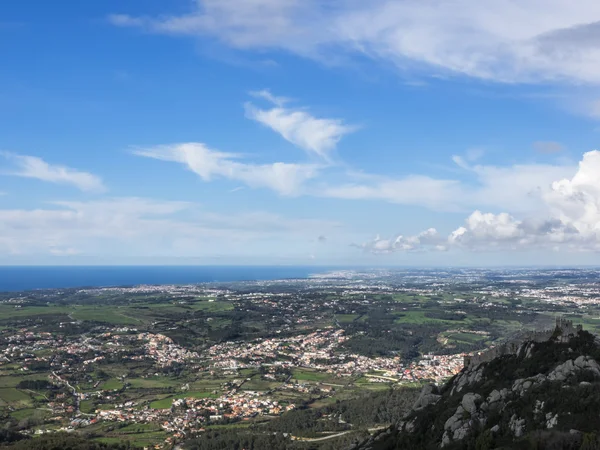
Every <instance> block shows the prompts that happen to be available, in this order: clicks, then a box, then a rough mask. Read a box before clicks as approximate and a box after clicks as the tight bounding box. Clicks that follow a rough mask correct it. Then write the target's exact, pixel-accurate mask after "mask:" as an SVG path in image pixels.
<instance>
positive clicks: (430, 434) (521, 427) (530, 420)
mask: <svg viewBox="0 0 600 450" xmlns="http://www.w3.org/2000/svg"><path fill="white" fill-rule="evenodd" d="M596 361H600V346H599V345H598V341H597V340H596V338H595V337H594V335H592V334H590V333H588V332H586V331H579V332H577V333H576V335H575V336H574V337H572V338H570V339H566V338H564V337H563V336H560V332H559V331H558V330H557V332H556V333H555V335H553V336H552V337H551V338H550V339H549V340H547V341H545V342H533V341H527V342H524V343H522V344H521V346H520V347H519V348H518V350H517V351H516V352H515V353H514V354H508V355H503V356H499V357H497V358H495V359H492V360H491V361H488V362H482V363H480V364H472V365H469V366H468V367H466V368H465V369H463V370H462V371H461V372H460V373H459V374H458V375H456V376H455V377H454V378H452V379H451V380H450V381H449V382H448V383H446V384H445V385H444V386H443V387H441V388H440V389H439V390H438V389H437V388H436V387H435V386H433V385H431V386H427V387H425V388H424V389H423V391H422V392H421V395H420V397H419V400H418V401H417V403H416V404H415V406H414V408H413V410H412V411H411V412H410V413H409V414H408V415H406V416H405V417H404V418H403V420H402V421H400V422H399V423H398V424H397V425H396V426H394V427H392V428H390V429H388V430H386V431H384V432H382V433H380V434H379V435H377V436H375V437H373V438H371V439H369V440H368V441H365V442H363V443H361V444H359V445H356V446H355V447H353V450H392V449H408V448H410V449H426V450H429V449H439V448H443V449H444V450H455V449H473V450H488V449H523V450H526V449H557V450H558V449H574V450H578V449H581V450H584V449H585V450H592V449H600V440H599V439H598V437H597V435H596V433H597V432H598V430H600V365H599V364H598V363H597V362H596Z"/></svg>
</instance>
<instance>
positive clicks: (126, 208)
mask: <svg viewBox="0 0 600 450" xmlns="http://www.w3.org/2000/svg"><path fill="white" fill-rule="evenodd" d="M340 227H341V225H340V224H339V223H336V222H332V221H326V220H317V219H297V218H286V217H282V216H280V215H277V214H271V213H266V212H260V211H258V212H242V213H234V214H221V213H213V212H210V211H205V210H203V209H202V208H200V207H199V206H198V205H196V204H193V203H188V202H179V201H159V200H152V199H143V198H111V199H105V200H98V201H88V202H80V201H56V202H53V203H52V204H50V205H49V206H48V207H47V208H44V209H12V210H7V209H4V210H3V209H0V257H1V256H3V255H6V254H9V255H38V254H40V255H41V254H46V255H54V256H73V255H76V254H81V255H94V256H96V255H110V256H112V257H114V258H115V259H117V260H118V258H120V257H123V256H143V255H149V254H152V255H161V256H162V255H164V256H206V255H207V254H213V255H214V254H229V255H234V256H236V255H241V254H245V253H248V254H252V253H254V254H256V255H257V256H264V253H265V252H268V251H269V245H270V244H271V245H272V243H273V242H278V243H279V244H280V250H281V253H282V254H285V253H286V250H287V249H289V250H290V251H292V250H294V249H296V248H297V252H299V253H302V254H303V252H304V251H305V247H306V243H308V242H310V241H311V240H313V239H314V236H315V235H316V234H319V233H324V232H333V231H338V232H339V230H340ZM148 242H152V245H148Z"/></svg>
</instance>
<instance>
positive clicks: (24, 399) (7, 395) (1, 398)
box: [0, 388, 32, 409]
mask: <svg viewBox="0 0 600 450" xmlns="http://www.w3.org/2000/svg"><path fill="white" fill-rule="evenodd" d="M0 402H2V403H3V404H4V405H10V406H12V407H13V408H19V409H20V408H26V407H28V406H30V405H31V404H32V399H31V396H30V395H29V394H26V393H25V392H23V391H20V390H18V389H15V388H2V389H0ZM0 406H1V405H0Z"/></svg>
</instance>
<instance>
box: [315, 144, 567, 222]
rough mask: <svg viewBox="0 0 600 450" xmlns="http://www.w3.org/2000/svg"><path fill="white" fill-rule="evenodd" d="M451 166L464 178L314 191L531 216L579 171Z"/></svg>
mask: <svg viewBox="0 0 600 450" xmlns="http://www.w3.org/2000/svg"><path fill="white" fill-rule="evenodd" d="M453 160H454V162H455V163H456V164H457V165H458V166H459V167H460V168H461V169H462V170H463V172H461V173H460V178H455V179H452V178H433V177H430V176H425V175H407V176H404V177H402V178H396V179H394V178H390V177H383V176H381V177H377V176H367V175H362V176H361V177H360V178H362V180H360V182H356V183H346V184H341V185H328V186H325V187H323V188H320V189H319V190H315V191H314V195H318V196H324V197H332V198H342V199H357V200H367V199H375V200H384V201H387V202H390V203H397V204H403V205H416V206H424V207H427V208H430V209H433V210H436V211H465V210H471V211H472V210H473V208H483V207H492V208H509V209H510V210H511V211H530V210H532V209H534V210H535V209H538V208H540V206H541V205H542V206H543V201H542V197H543V194H544V193H545V192H547V191H549V190H550V187H551V184H552V182H553V181H554V180H556V179H558V178H562V177H565V176H568V175H569V174H571V173H573V172H574V171H575V168H574V167H571V166H567V165H552V164H517V165H512V166H504V167H503V166H493V165H484V164H478V165H475V166H471V165H470V164H469V162H468V161H467V158H463V157H460V156H454V157H453Z"/></svg>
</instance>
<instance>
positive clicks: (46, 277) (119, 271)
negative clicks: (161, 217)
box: [0, 266, 333, 292]
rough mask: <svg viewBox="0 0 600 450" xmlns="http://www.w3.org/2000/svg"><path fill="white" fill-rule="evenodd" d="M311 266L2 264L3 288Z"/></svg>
mask: <svg viewBox="0 0 600 450" xmlns="http://www.w3.org/2000/svg"><path fill="white" fill-rule="evenodd" d="M330 270H333V268H324V267H314V266H313V267H309V266H0V291H2V292H7V291H26V290H32V289H53V288H74V287H106V286H132V285H137V284H193V283H205V282H229V281H256V280H280V279H289V278H308V277H309V276H310V275H311V274H316V273H325V272H328V271H330Z"/></svg>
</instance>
